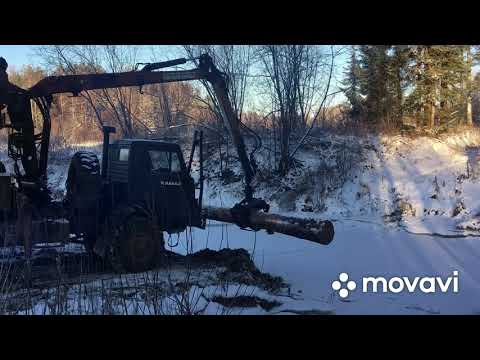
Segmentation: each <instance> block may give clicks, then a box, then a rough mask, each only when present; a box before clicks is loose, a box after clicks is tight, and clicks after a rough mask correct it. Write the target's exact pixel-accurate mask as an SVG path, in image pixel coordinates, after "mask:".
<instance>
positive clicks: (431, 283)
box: [332, 271, 458, 299]
mask: <svg viewBox="0 0 480 360" xmlns="http://www.w3.org/2000/svg"><path fill="white" fill-rule="evenodd" d="M338 278H339V280H335V281H333V282H332V289H333V290H335V291H338V294H339V295H340V297H341V298H343V299H345V298H347V297H348V296H349V294H350V291H354V290H355V289H356V288H357V283H356V282H355V281H353V280H349V276H348V274H347V273H341V274H340V275H339V277H338ZM403 291H408V292H410V293H413V292H415V291H421V292H423V293H425V294H429V293H436V292H438V291H440V292H443V293H446V292H448V291H452V292H454V293H458V271H453V274H452V276H449V277H447V278H446V279H443V278H442V277H440V276H436V277H419V276H416V277H414V278H409V277H407V276H402V277H400V276H395V277H392V278H389V279H386V278H385V277H383V276H377V277H373V276H369V277H363V278H362V292H364V293H368V292H373V293H379V292H381V293H394V294H398V293H401V292H403Z"/></svg>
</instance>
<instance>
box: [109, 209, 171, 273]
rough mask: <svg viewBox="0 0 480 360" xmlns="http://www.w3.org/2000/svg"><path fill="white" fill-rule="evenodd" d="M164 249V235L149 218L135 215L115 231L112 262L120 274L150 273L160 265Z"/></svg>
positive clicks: (111, 250)
mask: <svg viewBox="0 0 480 360" xmlns="http://www.w3.org/2000/svg"><path fill="white" fill-rule="evenodd" d="M163 249H164V240H163V233H162V232H160V231H158V230H157V229H155V227H154V226H153V224H152V222H151V220H150V219H149V218H148V217H147V216H145V215H143V214H138V213H133V214H131V215H130V216H128V217H127V218H126V219H125V220H124V221H123V222H122V223H121V224H120V225H118V226H117V227H116V228H115V229H113V243H112V246H111V248H110V262H111V265H112V267H113V269H114V270H115V271H116V272H120V273H124V272H134V273H137V272H143V271H148V270H151V269H152V268H154V267H155V265H157V264H158V262H159V259H160V255H161V253H162V251H163Z"/></svg>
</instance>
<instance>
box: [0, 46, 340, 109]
mask: <svg viewBox="0 0 480 360" xmlns="http://www.w3.org/2000/svg"><path fill="white" fill-rule="evenodd" d="M142 50H143V51H144V54H143V56H142V58H143V57H144V60H143V61H145V62H148V61H153V60H155V59H154V56H153V52H152V46H145V47H144V48H143V49H142ZM155 52H156V56H155V57H156V60H157V61H158V60H167V59H172V58H176V57H181V56H184V54H182V53H181V52H180V51H179V49H178V48H177V47H176V46H172V45H168V46H155ZM159 55H160V56H159ZM0 56H2V57H4V58H5V59H6V60H7V62H8V64H9V66H11V67H14V68H16V69H20V68H21V67H22V66H23V65H26V64H31V65H41V59H39V58H38V57H37V56H36V55H35V51H34V46H33V45H0ZM159 57H160V58H161V59H159ZM345 60H346V56H345V55H344V56H342V57H341V58H340V59H339V60H338V62H337V67H336V71H335V78H336V81H334V84H332V85H333V86H332V88H331V92H335V91H337V90H338V87H337V86H338V82H339V81H340V80H341V78H342V75H343V66H344V65H345ZM255 100H257V99H250V103H251V104H252V103H253V104H254V103H257V101H255ZM332 100H333V101H332V103H331V104H337V103H340V102H342V101H344V100H345V98H344V96H343V94H338V95H336V96H335V97H334V98H332ZM247 102H248V101H247ZM254 107H256V106H254Z"/></svg>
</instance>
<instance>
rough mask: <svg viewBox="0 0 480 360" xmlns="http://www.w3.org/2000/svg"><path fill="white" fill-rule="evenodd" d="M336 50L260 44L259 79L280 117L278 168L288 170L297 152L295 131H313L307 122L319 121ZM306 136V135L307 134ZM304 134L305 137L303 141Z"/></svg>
mask: <svg viewBox="0 0 480 360" xmlns="http://www.w3.org/2000/svg"><path fill="white" fill-rule="evenodd" d="M335 56H336V53H335V52H334V50H333V47H331V48H330V54H326V53H325V52H324V47H321V46H310V45H264V46H258V47H257V51H256V58H257V60H258V62H259V64H260V66H261V68H262V70H261V75H260V79H261V80H260V83H261V86H262V87H263V89H266V91H265V95H267V96H268V97H270V99H271V103H272V107H273V109H272V113H273V115H274V116H273V119H277V120H278V125H277V126H276V127H278V130H279V144H280V159H279V163H278V170H279V172H280V173H282V174H285V173H286V172H288V170H289V168H290V165H291V161H292V158H293V155H294V153H295V152H296V151H297V150H298V146H297V148H296V149H295V150H294V152H293V153H292V154H291V153H290V142H291V140H292V137H293V136H292V135H293V134H294V133H302V132H305V131H310V130H311V128H310V129H309V130H306V129H307V124H308V122H309V121H311V124H312V126H313V124H314V123H315V122H316V121H317V119H318V117H319V115H320V114H322V109H324V108H325V101H326V98H327V96H328V91H329V88H330V83H331V79H332V74H333V67H334V65H333V62H334V58H335ZM304 137H305V136H304ZM304 137H303V138H302V141H301V142H300V143H302V142H303V140H304Z"/></svg>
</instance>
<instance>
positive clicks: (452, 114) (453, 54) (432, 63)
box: [343, 45, 478, 128]
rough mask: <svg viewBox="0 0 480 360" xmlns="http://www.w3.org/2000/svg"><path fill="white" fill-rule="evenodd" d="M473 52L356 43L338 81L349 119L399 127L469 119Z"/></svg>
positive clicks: (448, 47)
mask: <svg viewBox="0 0 480 360" xmlns="http://www.w3.org/2000/svg"><path fill="white" fill-rule="evenodd" d="M476 57H478V52H473V53H472V51H471V46H463V45H414V46H406V45H403V46H402V45H394V46H390V45H362V46H360V47H359V48H358V55H357V50H356V49H355V48H354V49H353V50H352V53H351V58H350V61H349V63H348V69H347V71H346V74H345V80H344V82H343V89H344V93H345V96H346V97H347V99H348V101H349V103H350V106H351V107H350V117H351V119H352V120H359V119H360V120H362V121H364V122H365V123H367V124H372V125H379V124H382V125H386V126H388V127H399V126H401V125H402V124H403V123H404V122H405V121H406V119H407V118H413V119H415V122H416V124H417V125H418V126H426V127H428V128H434V127H435V128H448V127H452V126H455V125H460V124H472V115H471V114H472V98H473V95H474V91H475V87H474V85H475V83H474V82H473V81H472V75H471V74H472V66H473V64H474V62H475V59H476Z"/></svg>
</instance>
